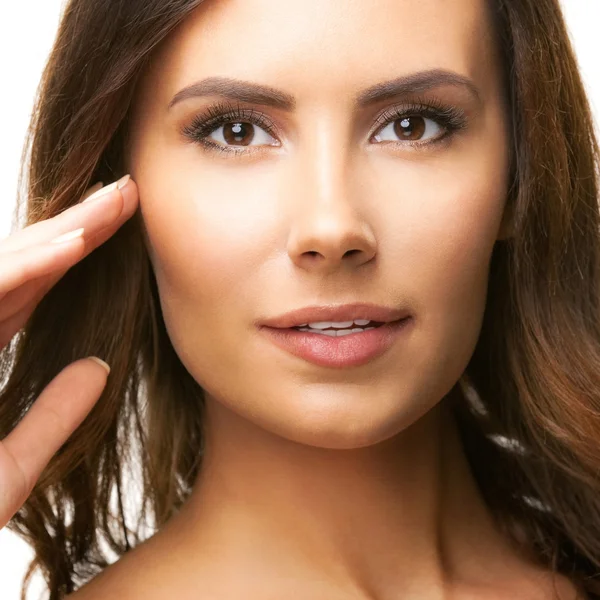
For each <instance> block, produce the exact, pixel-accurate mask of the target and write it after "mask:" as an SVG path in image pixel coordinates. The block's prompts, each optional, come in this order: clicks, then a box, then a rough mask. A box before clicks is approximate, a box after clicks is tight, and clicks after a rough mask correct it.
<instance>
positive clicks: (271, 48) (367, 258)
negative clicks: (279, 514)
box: [128, 0, 509, 448]
mask: <svg viewBox="0 0 600 600" xmlns="http://www.w3.org/2000/svg"><path fill="white" fill-rule="evenodd" d="M216 77H218V78H227V80H236V81H235V82H233V81H221V83H220V84H219V85H214V83H215V80H214V79H213V80H211V81H212V83H213V85H212V86H209V85H206V81H205V83H204V92H202V90H201V89H200V88H201V87H202V86H203V84H202V82H203V81H204V80H206V79H208V78H216ZM241 81H243V82H244V85H246V86H248V89H246V90H243V91H242V92H243V93H242V96H241V97H239V92H240V90H241V87H240V86H241V85H242V84H241V83H240V82H241ZM393 82H395V83H397V84H398V85H397V86H396V89H395V91H394V89H392V90H391V91H389V90H388V91H389V93H387V94H386V93H384V94H379V93H378V92H381V91H382V86H389V84H390V83H393ZM195 83H200V86H199V87H197V88H196V89H190V88H189V87H188V86H191V85H192V84H195ZM208 83H210V82H208ZM217 83H218V82H217ZM258 85H260V86H266V87H267V88H268V90H267V92H268V94H265V93H259V94H257V93H256V88H255V86H258ZM378 86H379V87H378ZM389 87H390V88H394V86H393V85H392V86H389ZM185 88H188V89H187V91H186V92H185V93H183V94H181V93H180V92H181V90H184V89H185ZM209 88H210V89H209ZM211 90H212V91H211ZM234 91H236V93H237V94H238V97H237V98H234V99H232V98H226V97H225V96H224V95H227V94H229V93H231V94H233V93H234ZM274 95H275V99H276V100H277V103H276V104H273V102H272V98H273V96H274ZM224 113H230V114H229V116H226V117H225V118H224V120H223V121H221V122H219V120H218V116H219V115H221V114H224ZM508 130H509V124H508V113H507V110H506V107H505V105H504V103H503V90H502V89H501V76H500V69H499V65H498V62H497V58H496V56H495V49H494V42H493V34H492V29H491V22H490V20H489V16H488V14H487V9H486V3H485V2H484V0H454V1H453V2H447V1H445V0H369V1H368V2H356V1H351V0H347V1H345V2H340V1H339V0H303V1H302V2H291V1H290V2H281V0H223V1H219V2H217V1H214V0H206V1H205V2H204V4H203V5H201V6H200V8H199V9H198V10H197V11H196V12H195V13H193V15H192V16H191V17H190V18H189V19H188V20H187V21H186V22H185V23H184V24H183V25H182V26H181V27H180V28H179V29H178V30H177V31H176V32H175V33H174V34H173V35H171V37H170V38H169V39H168V40H167V41H166V43H165V44H163V46H162V47H161V48H160V49H159V51H158V52H157V54H156V55H155V57H154V60H153V62H152V64H151V66H150V68H149V69H148V71H147V73H146V74H145V77H144V79H143V80H142V82H141V85H140V87H139V94H138V97H137V100H136V106H135V112H134V119H133V121H132V131H131V133H132V137H131V145H130V147H129V154H128V160H129V165H130V169H131V173H132V175H133V177H134V179H135V181H136V182H137V184H138V186H139V190H140V207H141V211H142V215H143V220H144V223H145V227H146V230H147V236H148V248H149V252H150V256H151V260H152V263H153V266H154V269H155V273H156V278H157V282H158V287H159V292H160V299H161V306H162V310H163V314H164V319H165V323H166V326H167V329H168V332H169V335H170V338H171V340H172V343H173V345H174V348H175V350H176V352H177V354H178V355H179V357H180V359H181V360H182V362H183V364H184V365H185V367H186V368H187V369H188V370H189V372H190V373H191V374H192V376H193V377H194V378H195V379H196V380H197V381H198V383H199V384H200V385H201V386H202V387H203V388H204V389H205V390H206V392H207V395H208V398H209V402H211V403H217V404H214V405H215V406H218V407H219V409H220V411H221V414H225V413H228V412H229V411H233V412H234V413H237V414H238V415H241V416H242V417H244V418H245V419H247V420H249V421H251V422H253V423H255V424H257V425H259V426H261V427H263V428H265V429H267V430H269V431H272V432H275V433H277V434H279V435H281V436H284V437H287V438H289V439H293V440H296V441H299V442H302V443H307V444H312V445H316V446H322V447H332V448H334V447H336V448H351V447H360V446H365V445H368V444H373V443H375V442H378V441H381V440H383V439H386V438H388V437H390V436H392V435H393V434H395V433H398V432H400V431H401V430H403V429H405V428H406V427H407V426H409V425H410V424H411V423H413V422H414V421H415V420H417V419H418V418H419V417H420V416H422V415H423V414H424V413H426V412H427V411H428V410H429V409H431V408H432V407H434V406H435V405H436V404H437V403H438V402H439V401H440V400H441V399H442V397H443V396H444V395H445V394H446V393H447V392H448V391H449V390H450V389H451V388H452V386H453V385H454V384H455V383H456V381H457V380H458V378H459V377H460V375H461V374H462V372H463V371H464V369H465V367H466V366H467V364H468V361H469V358H470V357H471V355H472V352H473V350H474V348H475V344H476V341H477V338H478V335H479V331H480V327H481V321H482V317H483V311H484V306H485V300H486V289H487V277H488V268H489V261H490V257H491V253H492V249H493V246H494V243H495V242H496V240H497V239H500V238H503V237H505V235H506V234H507V229H506V224H505V221H506V220H505V219H503V213H504V205H505V197H506V190H507V179H508V162H509V150H508V148H509V139H508V134H507V132H508ZM356 302H365V303H374V304H377V305H383V306H386V307H389V308H392V309H406V310H408V312H409V313H410V314H411V315H412V319H411V321H410V322H409V323H408V325H407V326H406V327H405V328H404V330H403V331H402V333H400V334H398V335H397V336H396V337H395V338H394V342H393V343H392V345H391V346H390V347H389V348H388V349H387V350H386V351H385V352H383V353H381V354H379V355H378V356H376V357H374V358H372V359H371V360H368V361H366V362H365V361H362V362H360V361H359V362H357V364H345V365H337V366H336V365H333V366H332V365H324V364H317V363H315V362H312V361H311V360H307V359H306V358H302V357H299V356H296V355H295V354H292V353H290V352H288V351H287V350H285V349H283V348H281V347H280V346H278V345H276V344H275V343H274V342H273V341H272V339H271V336H270V335H268V334H267V332H266V331H265V330H263V329H260V328H259V326H258V325H257V323H260V322H262V321H264V320H265V319H271V318H274V317H276V316H279V315H281V314H283V313H286V312H288V311H291V310H294V309H298V308H302V307H306V306H313V305H340V304H348V303H356ZM355 327H356V326H355ZM367 333H368V332H367ZM367 333H365V335H366V334H367ZM308 335H311V336H316V335H318V334H308ZM350 335H351V336H360V335H363V334H360V333H352V334H350ZM352 343H354V342H352ZM350 345H351V344H350ZM223 411H225V412H223Z"/></svg>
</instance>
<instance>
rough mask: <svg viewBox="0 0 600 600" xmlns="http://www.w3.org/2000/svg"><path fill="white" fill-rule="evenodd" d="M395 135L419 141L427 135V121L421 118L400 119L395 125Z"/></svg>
mask: <svg viewBox="0 0 600 600" xmlns="http://www.w3.org/2000/svg"><path fill="white" fill-rule="evenodd" d="M398 124H399V125H398ZM394 133H395V134H396V135H398V136H400V137H402V138H404V139H410V140H418V139H420V138H421V137H423V134H424V133H425V119H424V118H423V117H419V116H414V117H404V118H403V119H398V120H397V121H396V125H394Z"/></svg>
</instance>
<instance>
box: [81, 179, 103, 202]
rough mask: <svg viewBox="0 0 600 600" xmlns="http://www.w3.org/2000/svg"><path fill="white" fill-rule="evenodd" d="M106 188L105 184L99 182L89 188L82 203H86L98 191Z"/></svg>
mask: <svg viewBox="0 0 600 600" xmlns="http://www.w3.org/2000/svg"><path fill="white" fill-rule="evenodd" d="M103 187H104V183H103V182H102V181H98V182H97V183H95V184H94V185H93V186H91V187H90V188H88V189H87V190H86V191H85V194H84V195H83V198H82V199H81V201H82V202H85V201H86V200H87V199H88V198H89V197H90V196H91V195H92V194H95V193H96V192H97V191H98V190H101V189H102V188H103Z"/></svg>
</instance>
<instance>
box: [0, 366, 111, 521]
mask: <svg viewBox="0 0 600 600" xmlns="http://www.w3.org/2000/svg"><path fill="white" fill-rule="evenodd" d="M107 377H108V371H107V370H106V368H105V367H104V366H101V365H100V363H98V362H96V361H95V360H91V359H89V358H88V359H82V360H79V361H76V362H74V363H72V364H71V365H69V366H67V367H65V368H64V369H63V370H62V371H61V372H60V373H59V374H58V375H57V376H56V377H55V378H54V379H53V380H52V381H51V382H50V384H49V385H48V386H47V387H46V388H45V389H44V391H43V392H42V393H41V395H40V397H39V398H38V399H37V400H36V401H35V402H34V403H33V405H32V406H31V408H30V409H29V411H28V412H27V414H26V415H25V416H24V417H23V419H22V420H21V421H20V422H19V424H18V425H17V426H16V427H15V429H13V431H11V432H10V433H9V434H8V436H7V437H6V438H5V439H4V440H2V442H0V490H2V489H4V490H8V491H9V497H8V498H6V497H0V524H1V523H2V522H7V521H8V520H9V519H10V518H11V517H12V516H13V515H14V513H15V512H16V511H17V510H18V509H19V506H20V504H21V503H22V502H24V500H25V498H26V496H27V495H28V494H29V493H30V491H31V489H33V486H34V485H35V482H36V481H37V479H38V478H39V476H40V474H41V473H42V471H43V469H44V468H45V467H46V465H47V464H48V462H49V461H50V459H51V458H52V456H54V454H55V453H56V452H57V451H58V450H59V449H60V447H61V446H62V445H63V444H64V443H65V442H66V441H67V439H68V438H69V436H70V435H71V434H72V433H73V431H74V430H75V429H76V428H77V427H78V426H79V425H80V424H81V422H82V421H83V420H84V419H85V417H86V416H87V415H88V413H89V412H90V410H91V409H92V407H93V406H94V404H95V403H96V402H97V401H98V399H99V398H100V396H101V394H102V391H103V390H104V388H105V386H106V380H107Z"/></svg>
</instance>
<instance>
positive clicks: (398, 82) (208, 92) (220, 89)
mask: <svg viewBox="0 0 600 600" xmlns="http://www.w3.org/2000/svg"><path fill="white" fill-rule="evenodd" d="M441 86H453V87H458V88H463V89H465V90H466V91H467V92H468V93H469V94H470V95H471V96H473V97H474V98H475V99H476V100H477V101H481V94H480V92H479V89H478V88H477V86H476V85H475V83H474V82H473V81H472V80H471V79H469V78H468V77H466V76H464V75H460V74H459V73H455V72H454V71H447V70H445V69H431V70H429V71H419V72H417V73H411V74H409V75H403V76H401V77H397V78H395V79H391V80H389V81H384V82H382V83H378V84H376V85H374V86H372V87H369V88H367V89H365V90H363V91H362V92H360V93H359V94H358V95H357V96H356V98H355V105H356V107H357V108H366V107H368V106H370V105H372V104H376V103H377V102H380V101H382V100H387V99H389V98H393V97H396V96H406V95H409V94H419V93H423V92H426V91H428V90H431V89H434V88H437V87H441ZM203 96H222V97H224V98H228V99H231V100H239V101H241V102H247V103H249V104H260V105H264V106H272V107H274V108H279V109H282V110H284V111H292V110H294V109H295V107H296V99H295V98H294V96H292V95H291V94H288V93H287V92H284V91H282V90H278V89H276V88H273V87H271V86H267V85H262V84H258V83H253V82H250V81H242V80H240V79H232V78H230V77H208V78H206V79H203V80H201V81H197V82H196V83H193V84H191V85H189V86H187V87H185V88H183V89H182V90H180V91H179V92H177V93H176V94H175V96H173V99H172V100H171V102H170V103H169V106H168V108H169V109H171V108H172V107H173V106H175V105H176V104H178V103H179V102H183V101H184V100H187V99H189V98H198V97H203Z"/></svg>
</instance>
